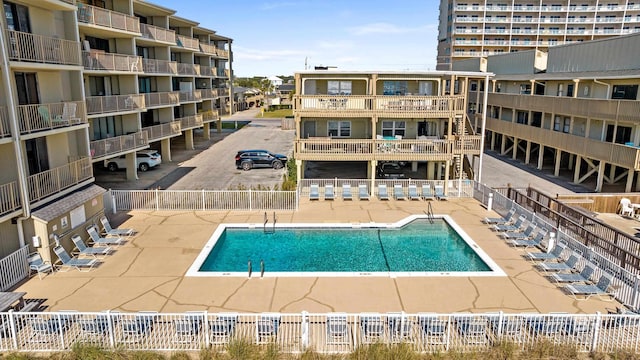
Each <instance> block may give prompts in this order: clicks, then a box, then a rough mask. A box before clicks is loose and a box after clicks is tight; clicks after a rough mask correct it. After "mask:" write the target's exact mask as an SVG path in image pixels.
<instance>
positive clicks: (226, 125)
mask: <svg viewBox="0 0 640 360" xmlns="http://www.w3.org/2000/svg"><path fill="white" fill-rule="evenodd" d="M248 123H250V121H223V122H222V128H223V129H236V124H237V126H238V127H237V129H242V128H243V127H244V126H245V125H247V124H248ZM212 126H215V124H214V125H212Z"/></svg>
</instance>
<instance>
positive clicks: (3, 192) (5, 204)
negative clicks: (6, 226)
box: [0, 181, 22, 216]
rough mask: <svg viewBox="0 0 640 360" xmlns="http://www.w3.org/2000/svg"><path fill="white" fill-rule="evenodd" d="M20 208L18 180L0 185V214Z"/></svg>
mask: <svg viewBox="0 0 640 360" xmlns="http://www.w3.org/2000/svg"><path fill="white" fill-rule="evenodd" d="M20 208H22V203H21V202H20V189H19V188H18V182H16V181H12V182H10V183H7V184H2V185H0V216H4V215H7V214H10V213H12V212H14V211H17V210H19V209H20Z"/></svg>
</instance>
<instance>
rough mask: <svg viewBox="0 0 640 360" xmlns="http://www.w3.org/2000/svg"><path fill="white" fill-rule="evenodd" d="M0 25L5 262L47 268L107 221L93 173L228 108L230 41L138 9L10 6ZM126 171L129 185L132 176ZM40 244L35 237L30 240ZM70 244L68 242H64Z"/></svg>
mask: <svg viewBox="0 0 640 360" xmlns="http://www.w3.org/2000/svg"><path fill="white" fill-rule="evenodd" d="M3 5H4V6H3V9H2V16H1V17H0V19H1V21H0V24H1V26H2V30H3V31H1V32H0V69H1V70H2V72H1V73H0V79H1V80H2V86H1V87H0V93H2V95H3V96H0V153H2V154H3V156H1V157H0V164H1V165H2V166H1V168H2V170H3V171H2V172H1V173H0V257H4V256H6V255H8V254H10V253H12V252H13V251H16V250H18V249H20V248H23V247H24V246H25V245H26V244H31V246H32V250H33V246H34V244H35V245H36V247H37V248H38V250H39V251H40V252H41V253H42V255H43V257H45V259H47V260H48V259H50V258H51V254H52V251H51V250H52V247H53V245H54V240H53V238H54V237H53V234H56V235H58V238H59V239H60V241H62V242H65V244H67V242H69V238H70V236H71V235H72V234H76V233H77V234H81V235H82V236H83V237H86V232H85V227H86V226H87V225H89V224H92V223H96V222H97V218H98V217H99V216H101V215H103V214H104V204H103V200H102V196H103V194H104V192H105V190H104V189H102V188H100V187H99V186H96V185H94V184H93V182H94V177H93V165H96V166H101V165H102V163H103V161H104V160H105V159H108V158H110V157H115V156H121V155H125V156H126V160H127V161H128V162H129V163H128V164H135V161H136V159H135V156H136V155H135V153H136V151H137V150H140V149H144V148H148V147H149V146H150V145H151V144H152V143H154V142H157V143H158V144H157V147H158V148H161V150H162V154H163V155H164V160H165V161H170V159H171V153H170V141H171V140H170V139H171V138H173V137H176V136H183V137H184V138H185V143H186V144H187V146H188V147H189V146H191V147H192V146H193V129H195V128H199V127H200V128H204V131H203V133H204V134H205V136H208V134H209V127H210V123H211V122H213V121H216V122H217V123H218V126H219V124H220V122H219V121H218V120H219V119H220V115H221V114H224V113H227V112H229V111H230V109H233V101H232V100H231V99H232V98H230V96H229V95H230V94H231V93H232V91H233V90H232V88H231V86H230V83H231V81H230V80H231V74H232V67H231V55H230V51H231V42H232V40H231V39H230V38H227V37H224V36H220V35H218V34H216V33H215V31H213V30H208V29H204V28H201V27H199V26H198V23H196V22H193V21H191V20H186V19H182V18H179V17H177V16H175V15H174V11H173V10H170V9H166V8H163V7H160V6H157V5H154V4H152V3H149V2H147V1H142V0H110V1H102V0H87V1H81V2H80V1H76V0H39V1H31V0H30V1H26V0H15V1H4V2H3ZM136 171H137V170H136V168H135V166H127V177H128V178H129V179H135V178H136V177H137V174H136ZM34 238H35V240H34ZM63 245H64V244H63Z"/></svg>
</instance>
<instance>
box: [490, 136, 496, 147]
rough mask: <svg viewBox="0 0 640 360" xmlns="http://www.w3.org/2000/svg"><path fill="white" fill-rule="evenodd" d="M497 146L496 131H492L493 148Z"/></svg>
mask: <svg viewBox="0 0 640 360" xmlns="http://www.w3.org/2000/svg"><path fill="white" fill-rule="evenodd" d="M495 148H496V133H494V132H492V133H491V150H495Z"/></svg>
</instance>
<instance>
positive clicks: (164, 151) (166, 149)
mask: <svg viewBox="0 0 640 360" xmlns="http://www.w3.org/2000/svg"><path fill="white" fill-rule="evenodd" d="M160 155H162V161H164V162H171V139H162V140H160Z"/></svg>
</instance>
